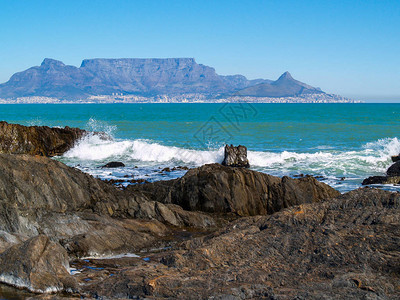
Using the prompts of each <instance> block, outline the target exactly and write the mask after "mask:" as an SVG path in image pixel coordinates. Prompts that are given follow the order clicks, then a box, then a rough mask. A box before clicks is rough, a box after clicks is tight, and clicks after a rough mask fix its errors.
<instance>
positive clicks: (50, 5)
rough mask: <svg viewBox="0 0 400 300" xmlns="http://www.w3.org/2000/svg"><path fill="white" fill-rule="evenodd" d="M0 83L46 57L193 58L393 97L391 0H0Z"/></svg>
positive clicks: (72, 60) (357, 94)
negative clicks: (285, 74) (290, 75)
mask: <svg viewBox="0 0 400 300" xmlns="http://www.w3.org/2000/svg"><path fill="white" fill-rule="evenodd" d="M0 4H1V5H0V65H1V68H0V82H5V81H7V80H8V79H9V77H10V76H11V75H12V74H13V73H15V72H18V71H22V70H24V69H27V68H29V67H31V66H34V65H39V64H40V63H41V61H42V60H43V58H45V57H49V58H54V59H58V60H61V61H63V62H64V63H65V64H71V65H75V66H79V65H80V63H81V61H82V59H85V58H128V57H141V58H151V57H160V58H162V57H194V58H196V61H197V62H198V63H202V64H205V65H209V66H212V67H214V68H215V69H216V71H217V73H218V74H221V75H228V74H243V75H245V76H246V77H248V78H249V79H253V78H267V79H276V78H278V77H279V75H281V74H282V73H283V72H285V71H289V72H290V73H291V74H292V76H293V77H294V78H296V79H298V80H300V81H303V82H306V83H307V84H310V85H313V86H316V87H320V88H321V89H322V90H324V91H326V92H329V93H335V94H340V95H343V96H348V97H353V98H356V99H367V100H389V101H390V100H399V101H400V1H399V0H392V1H390V0H387V1H385V0H380V1H370V0H363V1H362V0H360V1H359V0H352V1H340V0H339V1H330V0H329V1H328V0H318V1H307V0H303V1H300V0H298V1H286V0H277V1H250V0H247V1H234V0H230V1H218V0H214V1H207V0H201V1H200V0H199V1H190V0H186V1H167V0H165V1H161V0H160V1H153V0H142V1H134V0H126V1H121V0H112V1H111V0H110V1H94V0H93V1H87V0H78V1H75V0H68V1H61V0H58V1H40V0H35V1H31V0H25V1H18V0H14V1H8V0H0Z"/></svg>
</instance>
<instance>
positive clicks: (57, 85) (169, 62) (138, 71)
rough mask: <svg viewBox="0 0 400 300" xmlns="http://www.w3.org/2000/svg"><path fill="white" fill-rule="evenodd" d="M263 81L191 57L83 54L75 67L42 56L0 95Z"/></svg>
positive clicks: (168, 90)
mask: <svg viewBox="0 0 400 300" xmlns="http://www.w3.org/2000/svg"><path fill="white" fill-rule="evenodd" d="M261 82H265V80H262V79H258V80H248V79H247V78H246V77H244V76H242V75H233V76H221V75H218V74H217V73H216V72H215V70H214V68H211V67H208V66H205V65H202V64H197V63H196V61H195V60H194V59H193V58H166V59H138V58H127V59H85V60H84V61H83V62H82V64H81V66H80V67H79V68H77V67H74V66H68V65H65V64H64V63H62V62H61V61H57V60H54V59H49V58H46V59H44V60H43V62H42V64H41V65H40V66H36V67H32V68H29V69H28V70H25V71H23V72H19V73H16V74H14V75H13V76H12V77H11V78H10V80H9V81H8V82H6V83H4V84H1V85H0V97H2V98H14V97H24V96H47V97H58V98H67V99H68V98H86V97H87V96H90V95H99V94H112V93H124V94H142V95H154V94H182V93H206V94H213V93H229V92H231V91H235V90H239V89H243V88H246V87H248V86H252V85H255V84H258V83H261Z"/></svg>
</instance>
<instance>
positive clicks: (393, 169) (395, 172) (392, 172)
mask: <svg viewBox="0 0 400 300" xmlns="http://www.w3.org/2000/svg"><path fill="white" fill-rule="evenodd" d="M386 174H387V175H388V176H400V161H398V162H395V163H394V164H393V165H391V166H390V167H389V169H387V171H386Z"/></svg>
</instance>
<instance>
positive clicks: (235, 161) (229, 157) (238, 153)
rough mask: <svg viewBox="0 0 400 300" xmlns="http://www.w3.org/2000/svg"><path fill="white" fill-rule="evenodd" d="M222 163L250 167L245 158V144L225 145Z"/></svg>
mask: <svg viewBox="0 0 400 300" xmlns="http://www.w3.org/2000/svg"><path fill="white" fill-rule="evenodd" d="M222 165H224V166H229V167H242V168H250V164H249V160H248V159H247V148H246V147H245V146H241V145H239V146H237V147H235V146H233V145H230V146H229V145H225V154H224V161H223V162H222Z"/></svg>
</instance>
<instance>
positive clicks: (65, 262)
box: [0, 235, 76, 293]
mask: <svg viewBox="0 0 400 300" xmlns="http://www.w3.org/2000/svg"><path fill="white" fill-rule="evenodd" d="M0 280H1V281H2V282H5V283H8V284H10V285H13V286H16V287H20V288H26V289H28V290H30V291H31V292H36V293H38V292H39V293H49V292H59V291H63V290H68V291H70V292H72V291H74V290H75V288H76V287H75V286H76V281H75V279H74V278H73V277H72V276H71V275H70V273H69V257H68V254H67V251H65V249H64V248H63V247H61V246H60V245H59V244H57V243H55V242H52V241H50V240H49V238H48V237H46V236H44V235H39V236H37V237H34V238H31V239H29V240H27V241H26V242H24V243H22V244H19V245H16V246H13V247H11V248H9V249H7V250H6V251H5V252H3V253H2V254H0Z"/></svg>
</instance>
